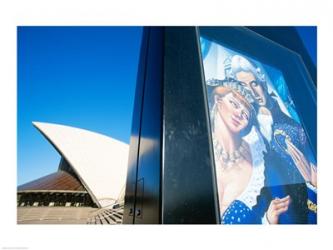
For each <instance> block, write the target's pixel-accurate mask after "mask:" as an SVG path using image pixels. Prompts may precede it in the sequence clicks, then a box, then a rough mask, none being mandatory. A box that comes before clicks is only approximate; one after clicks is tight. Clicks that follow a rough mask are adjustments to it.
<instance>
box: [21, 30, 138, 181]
mask: <svg viewBox="0 0 333 250" xmlns="http://www.w3.org/2000/svg"><path fill="white" fill-rule="evenodd" d="M141 35H142V28H141V27H19V28H18V93H17V95H18V96H17V97H18V111H17V119H18V183H17V184H18V185H20V184H23V183H25V182H27V181H30V180H33V179H36V178H38V177H41V176H44V175H46V174H49V173H52V172H54V171H55V170H56V169H57V167H58V163H59V160H60V156H59V154H58V153H57V152H56V151H55V149H53V147H52V146H51V145H50V144H49V142H47V141H46V139H45V138H44V137H43V136H42V135H41V134H40V133H39V132H38V131H37V130H36V129H35V128H34V127H33V126H32V123H31V122H32V121H41V122H51V123H59V124H65V125H70V126H74V127H79V128H84V129H88V130H92V131H95V132H99V133H102V134H105V135H108V136H111V137H113V138H115V139H118V140H120V141H123V142H125V143H129V138H130V129H131V121H132V109H133V102H134V91H135V83H136V74H137V67H138V61H139V51H140V45H141Z"/></svg>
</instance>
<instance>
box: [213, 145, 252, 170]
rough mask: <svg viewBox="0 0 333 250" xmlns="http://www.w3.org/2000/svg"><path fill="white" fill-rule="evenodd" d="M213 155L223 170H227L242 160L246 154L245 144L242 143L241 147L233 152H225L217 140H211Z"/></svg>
mask: <svg viewBox="0 0 333 250" xmlns="http://www.w3.org/2000/svg"><path fill="white" fill-rule="evenodd" d="M213 146H214V154H215V157H216V158H217V160H219V161H220V162H221V165H222V168H223V169H228V168H230V167H232V166H234V165H235V164H236V163H238V162H239V161H240V160H242V159H244V156H243V155H245V154H246V142H245V141H242V143H241V145H240V146H239V148H238V149H236V150H235V151H234V152H231V153H228V152H226V151H225V150H224V149H223V147H222V145H221V144H220V143H219V142H218V140H216V139H214V140H213Z"/></svg>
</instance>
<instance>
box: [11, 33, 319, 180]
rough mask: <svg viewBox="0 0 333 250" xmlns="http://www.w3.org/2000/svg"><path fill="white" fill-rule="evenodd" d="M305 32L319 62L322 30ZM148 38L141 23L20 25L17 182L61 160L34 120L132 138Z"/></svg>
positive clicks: (49, 169) (47, 170) (49, 170)
mask: <svg viewBox="0 0 333 250" xmlns="http://www.w3.org/2000/svg"><path fill="white" fill-rule="evenodd" d="M298 32H299V33H300V35H301V36H302V38H303V39H304V41H305V45H306V47H307V49H308V50H309V53H310V55H311V57H312V59H313V60H314V61H315V63H316V57H315V55H316V45H314V44H315V42H316V40H315V35H316V29H315V28H313V27H312V29H311V28H299V29H298ZM141 36H142V28H141V27H19V28H18V93H17V98H18V111H17V120H18V131H17V132H18V142H17V143H18V159H17V162H18V171H17V173H18V183H17V184H18V185H20V184H23V183H25V182H28V181H31V180H33V179H36V178H38V177H41V176H44V175H46V174H49V173H52V172H54V171H55V170H56V169H57V167H58V163H59V160H60V156H59V154H58V153H57V152H56V151H55V149H53V147H52V146H51V145H50V144H49V142H47V141H46V139H45V138H44V137H43V136H42V135H41V134H40V133H39V132H38V131H37V130H36V129H35V128H34V127H33V126H32V121H41V122H51V123H59V124H65V125H69V126H74V127H79V128H84V129H88V130H92V131H95V132H99V133H102V134H105V135H108V136H111V137H113V138H115V139H118V140H120V141H123V142H125V143H129V138H130V129H131V122H132V110H133V103H134V91H135V84H136V74H137V67H138V61H139V51H140V44H141Z"/></svg>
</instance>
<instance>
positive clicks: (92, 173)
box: [33, 122, 129, 207]
mask: <svg viewBox="0 0 333 250" xmlns="http://www.w3.org/2000/svg"><path fill="white" fill-rule="evenodd" d="M33 125H34V126H35V127H36V128H37V129H38V130H39V131H40V132H41V133H42V134H43V135H44V136H45V137H46V138H47V139H48V140H49V141H50V142H51V144H52V145H53V146H54V147H55V148H56V149H57V151H58V152H59V153H60V154H61V156H62V157H63V158H65V159H66V161H67V162H68V163H69V164H70V165H71V166H72V168H73V170H74V171H75V172H76V174H77V176H78V177H79V178H80V180H81V182H82V184H83V185H84V187H85V188H86V189H87V191H88V192H89V193H90V195H91V196H92V198H93V199H94V201H95V202H96V203H97V205H98V206H100V207H105V206H107V205H110V204H112V203H113V202H112V199H113V200H116V199H117V198H118V196H119V195H120V192H121V191H122V188H123V187H124V186H125V183H126V176H127V162H128V153H129V146H128V145H127V144H126V143H123V142H120V141H118V140H115V139H113V138H110V137H108V136H105V135H102V134H98V133H95V132H91V131H88V130H84V129H79V128H74V127H70V126H64V125H58V124H51V123H42V122H33Z"/></svg>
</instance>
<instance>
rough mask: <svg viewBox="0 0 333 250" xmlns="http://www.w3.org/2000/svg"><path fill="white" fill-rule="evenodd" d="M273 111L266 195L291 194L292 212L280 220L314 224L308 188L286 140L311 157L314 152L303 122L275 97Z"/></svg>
mask: <svg viewBox="0 0 333 250" xmlns="http://www.w3.org/2000/svg"><path fill="white" fill-rule="evenodd" d="M270 112H271V114H272V118H273V119H272V120H273V123H272V134H271V138H267V137H266V139H267V140H268V141H269V143H268V144H269V146H268V147H267V148H268V152H267V154H266V155H265V165H266V169H265V186H266V187H268V189H267V190H266V194H265V195H266V197H267V200H272V199H274V198H275V197H278V198H283V197H285V196H287V195H289V196H290V197H291V200H292V202H291V204H290V205H289V208H288V211H287V212H285V213H283V214H281V215H280V218H279V223H281V224H306V223H313V220H312V219H309V218H308V215H309V210H308V206H307V200H308V193H309V190H308V187H307V185H306V183H305V180H304V178H303V176H302V175H301V173H300V171H299V170H298V168H297V166H296V165H295V163H294V161H293V160H292V158H291V156H290V155H289V154H288V153H287V152H286V148H287V146H286V140H289V141H291V142H292V143H293V144H294V145H295V146H296V147H297V148H298V149H299V150H300V151H301V152H302V153H303V154H304V155H305V156H306V157H307V158H308V157H309V156H311V155H312V154H311V153H310V152H309V151H308V150H309V145H307V140H306V135H305V132H304V130H303V128H302V127H301V125H300V124H298V123H297V122H296V121H294V120H293V119H292V118H290V117H289V116H287V115H286V114H285V113H283V112H282V111H281V109H280V107H279V105H278V103H277V101H276V100H274V98H271V108H270ZM310 160H311V161H314V160H313V159H310Z"/></svg>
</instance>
